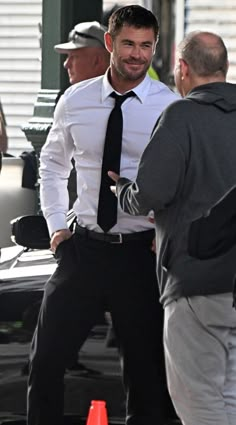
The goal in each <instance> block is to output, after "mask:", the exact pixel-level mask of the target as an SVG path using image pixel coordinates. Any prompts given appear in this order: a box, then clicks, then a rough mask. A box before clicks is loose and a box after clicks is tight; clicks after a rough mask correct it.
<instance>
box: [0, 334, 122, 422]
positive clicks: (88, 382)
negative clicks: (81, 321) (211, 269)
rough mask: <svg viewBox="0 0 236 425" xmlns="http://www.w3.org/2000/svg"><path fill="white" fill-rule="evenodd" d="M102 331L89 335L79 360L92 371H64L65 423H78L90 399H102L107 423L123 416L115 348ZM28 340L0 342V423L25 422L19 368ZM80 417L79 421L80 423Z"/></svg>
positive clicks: (24, 379)
mask: <svg viewBox="0 0 236 425" xmlns="http://www.w3.org/2000/svg"><path fill="white" fill-rule="evenodd" d="M104 335H105V333H104V332H103V331H102V330H101V332H98V333H96V335H93V336H92V337H91V338H89V339H88V340H87V341H86V343H85V345H84V347H83V349H82V351H81V353H80V361H81V362H82V363H83V364H84V365H85V366H86V367H87V368H89V369H92V371H94V373H92V372H90V373H86V370H85V372H84V373H82V372H76V371H70V372H68V373H67V374H66V377H65V384H66V391H65V414H66V423H68V424H69V423H71V424H74V423H75V424H77V425H79V422H78V421H79V418H80V417H81V418H86V417H87V413H88V409H89V406H90V402H91V400H92V399H95V400H96V399H97V400H105V401H106V404H107V410H108V415H109V417H110V423H111V424H112V423H114V424H119V423H120V424H121V423H123V421H122V418H123V417H124V393H123V388H122V383H121V378H120V367H119V360H118V354H117V349H116V348H107V347H106V344H105V340H104ZM28 352H29V343H16V342H11V343H8V344H0V424H1V425H3V424H5V423H9V422H6V420H9V418H11V420H13V419H14V425H20V424H25V411H26V400H25V398H26V397H25V395H26V385H27V375H23V374H22V368H23V367H24V366H25V364H26V363H27V359H28ZM83 422H84V421H83V419H82V420H81V424H82V423H83Z"/></svg>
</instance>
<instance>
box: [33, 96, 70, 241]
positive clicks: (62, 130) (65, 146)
mask: <svg viewBox="0 0 236 425" xmlns="http://www.w3.org/2000/svg"><path fill="white" fill-rule="evenodd" d="M66 117H67V113H66V105H65V100H64V96H61V98H60V99H59V102H58V104H57V106H56V108H55V113H54V121H53V125H52V128H51V130H50V132H49V134H48V137H47V140H46V142H45V144H44V146H43V147H42V151H41V154H40V167H39V177H40V201H41V208H42V212H43V214H44V216H45V218H46V220H47V224H48V228H49V233H50V234H52V233H53V232H55V231H56V230H59V229H65V228H67V222H66V214H67V212H68V207H69V194H68V189H67V185H68V178H69V175H70V171H71V169H72V163H71V159H72V157H73V152H74V143H73V139H72V137H71V134H70V129H69V125H68V123H67V120H66Z"/></svg>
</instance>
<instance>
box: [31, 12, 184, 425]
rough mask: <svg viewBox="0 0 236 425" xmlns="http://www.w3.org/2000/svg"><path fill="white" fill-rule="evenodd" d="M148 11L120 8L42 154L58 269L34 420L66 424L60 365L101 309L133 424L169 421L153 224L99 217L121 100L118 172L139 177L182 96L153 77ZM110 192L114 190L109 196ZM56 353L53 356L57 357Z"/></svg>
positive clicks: (66, 98) (58, 112)
mask: <svg viewBox="0 0 236 425" xmlns="http://www.w3.org/2000/svg"><path fill="white" fill-rule="evenodd" d="M158 31H159V29H158V22H157V20H156V18H155V16H154V15H153V14H152V13H151V12H150V11H148V10H147V9H145V8H143V7H141V6H137V5H131V6H126V7H122V8H120V9H119V10H117V11H115V12H114V13H113V14H112V16H111V17H110V20H109V28H108V32H107V33H106V34H105V43H106V48H107V50H108V51H109V52H110V54H111V63H110V68H109V69H108V71H107V72H106V74H105V76H101V77H97V78H94V79H90V80H88V81H84V82H81V83H79V84H74V85H73V86H72V87H70V88H69V89H68V90H67V91H66V92H65V93H64V95H63V96H62V97H61V98H60V100H59V102H58V104H57V107H56V109H55V117H54V123H53V126H52V129H51V131H50V133H49V136H48V139H47V141H46V143H45V145H44V146H43V149H42V153H41V159H40V160H41V165H40V177H41V206H42V210H43V213H44V216H45V218H46V220H47V224H48V228H49V232H50V235H51V249H52V251H53V252H54V253H55V257H56V259H57V262H58V267H57V269H56V271H55V273H54V274H53V275H52V277H51V278H50V279H49V281H48V282H47V284H46V288H45V294H44V299H43V303H42V307H41V312H40V315H39V321H38V325H37V328H36V331H35V335H34V338H33V342H32V349H31V367H30V376H29V385H28V425H61V424H62V423H63V397H64V394H63V392H64V371H65V365H66V364H69V362H70V359H72V358H73V357H74V355H75V353H76V352H77V351H78V350H79V349H80V347H81V346H82V344H83V342H84V341H85V340H86V338H87V337H88V334H89V332H90V330H91V328H92V327H93V326H94V325H95V324H96V322H97V318H98V316H99V315H100V314H101V312H103V311H106V310H108V311H110V312H111V317H112V322H113V326H114V330H115V333H116V335H117V337H118V341H119V351H120V355H121V360H122V366H123V367H122V369H123V381H124V387H125V391H126V395H127V415H126V423H127V425H165V424H166V422H167V412H166V410H167V409H168V408H169V396H168V393H167V389H166V377H165V367H164V356H163V345H162V330H163V322H162V320H163V312H162V308H161V306H160V304H159V301H158V299H159V293H158V287H157V280H156V271H155V254H154V252H153V251H152V249H151V246H152V240H153V238H154V229H153V224H152V223H151V222H150V220H149V219H148V217H144V216H143V217H131V216H130V215H128V214H126V213H123V212H122V211H121V210H120V209H119V210H118V213H117V221H116V223H115V224H114V226H113V227H112V228H111V229H109V230H106V231H105V232H104V231H103V230H102V228H101V225H99V224H98V221H97V213H98V204H99V193H100V184H101V171H102V161H103V150H104V140H105V134H106V128H107V123H108V118H109V116H110V114H111V111H112V109H113V107H114V104H115V101H114V98H113V97H112V93H114V92H115V93H116V95H123V94H124V93H126V92H129V91H131V90H132V92H133V94H134V96H133V97H130V98H127V99H126V100H125V101H124V102H123V104H122V107H121V109H122V113H123V138H122V153H121V161H120V174H121V175H125V176H128V177H129V178H130V179H134V178H135V176H136V172H137V168H138V163H139V159H140V157H141V154H142V152H143V150H144V148H145V146H146V145H147V143H148V140H149V137H150V134H151V132H152V129H153V127H154V125H155V123H156V120H157V118H158V117H159V115H160V114H161V112H162V111H163V109H164V108H165V107H166V106H168V105H169V104H170V103H171V102H174V101H175V100H176V99H178V97H177V95H175V94H174V93H173V92H172V91H171V90H170V89H169V88H168V87H166V86H165V85H164V84H163V83H161V82H159V81H154V80H152V79H151V78H150V77H149V76H147V70H148V68H149V66H150V64H151V61H152V57H153V55H154V52H155V48H156V44H157V40H158ZM72 157H73V158H74V159H75V168H76V172H77V192H78V197H77V200H76V202H75V204H74V206H73V208H74V211H75V213H76V216H77V225H76V228H75V231H74V232H71V231H70V230H69V229H68V227H67V222H66V214H67V210H68V201H69V198H68V190H67V182H68V176H69V174H70V170H71V158H72ZM113 198H114V196H113ZM55 353H56V356H55Z"/></svg>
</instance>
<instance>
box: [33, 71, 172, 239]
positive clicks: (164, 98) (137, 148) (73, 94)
mask: <svg viewBox="0 0 236 425" xmlns="http://www.w3.org/2000/svg"><path fill="white" fill-rule="evenodd" d="M113 91H114V89H113V88H112V86H111V85H110V83H109V81H108V78H107V74H105V75H104V76H101V77H97V78H92V79H90V80H86V81H83V82H81V83H78V84H74V85H73V86H71V87H70V88H69V89H67V90H66V92H65V93H64V95H62V96H61V98H60V99H59V102H58V104H57V106H56V108H55V114H54V122H53V125H52V128H51V130H50V132H49V135H48V137H47V140H46V143H45V144H44V146H43V148H42V151H41V156H40V194H41V207H42V211H43V213H44V216H45V218H46V220H47V223H48V227H49V232H50V234H52V233H53V232H55V231H56V230H59V229H65V228H67V223H66V213H67V211H68V205H69V196H68V189H67V184H68V177H69V174H70V171H71V168H72V166H71V159H72V157H73V158H74V160H75V168H76V173H77V194H78V198H77V200H76V201H75V204H74V206H73V209H74V211H75V213H76V215H77V220H78V223H79V224H80V225H81V226H85V227H87V228H88V229H90V230H95V231H98V232H101V231H102V230H101V229H100V227H99V225H98V224H97V207H98V196H99V190H100V182H101V167H102V157H103V148H104V142H105V134H106V127H107V122H108V118H109V115H110V113H111V110H112V109H113V107H114V102H115V101H114V99H113V98H112V97H110V96H109V95H110V94H111V93H112V92H113ZM133 91H134V92H135V94H136V97H131V98H128V99H127V100H125V102H124V103H123V104H122V113H123V140H122V154H121V164H120V175H121V176H124V177H128V178H129V179H132V180H134V179H135V177H136V174H137V168H138V164H139V160H140V157H141V154H142V152H143V150H144V148H145V147H146V145H147V143H148V142H149V138H150V135H151V132H152V129H153V127H154V124H155V123H156V121H157V119H158V117H159V115H160V114H161V112H162V111H163V109H164V108H166V107H167V106H168V105H169V104H170V103H171V102H173V101H175V100H177V99H178V98H179V97H178V95H176V94H175V93H173V92H172V91H171V90H170V89H169V88H168V87H167V86H166V85H164V84H163V83H161V82H159V81H154V80H152V79H151V78H150V77H149V76H146V77H145V79H144V80H143V81H142V82H141V83H140V84H139V85H138V86H137V87H135V88H134V89H133ZM111 171H112V170H111ZM170 172H171V171H170ZM152 227H153V225H152V224H151V223H150V222H149V220H148V218H147V217H142V216H139V217H134V216H130V215H129V214H126V213H124V212H123V211H121V210H120V209H119V210H118V219H117V223H116V225H115V226H114V227H113V228H112V229H111V230H110V233H114V232H121V233H130V232H137V231H143V230H147V229H150V228H152Z"/></svg>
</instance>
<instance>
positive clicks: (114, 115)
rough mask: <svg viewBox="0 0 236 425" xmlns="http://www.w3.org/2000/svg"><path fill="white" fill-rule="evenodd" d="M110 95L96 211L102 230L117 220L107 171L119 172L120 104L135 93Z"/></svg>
mask: <svg viewBox="0 0 236 425" xmlns="http://www.w3.org/2000/svg"><path fill="white" fill-rule="evenodd" d="M110 96H112V97H114V98H115V106H114V108H113V109H112V111H111V114H110V117H109V120H108V124H107V131H106V138H105V145H104V152H103V162H102V174H101V186H100V193H99V201H98V213H97V223H98V224H99V226H100V227H101V229H102V230H103V231H104V232H108V231H109V230H110V229H111V228H112V227H113V226H114V225H115V224H116V222H117V198H116V196H115V195H114V194H113V193H112V192H111V189H110V186H111V185H114V182H113V180H111V179H110V177H109V176H108V175H107V172H108V171H109V170H111V171H115V173H117V174H119V172H120V155H121V146H122V131H123V116H122V110H121V105H122V103H123V102H124V101H125V100H126V99H127V98H128V97H131V96H135V93H134V92H133V91H130V92H128V93H126V94H124V95H123V96H120V95H118V94H116V93H115V92H113V93H111V95H110Z"/></svg>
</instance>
